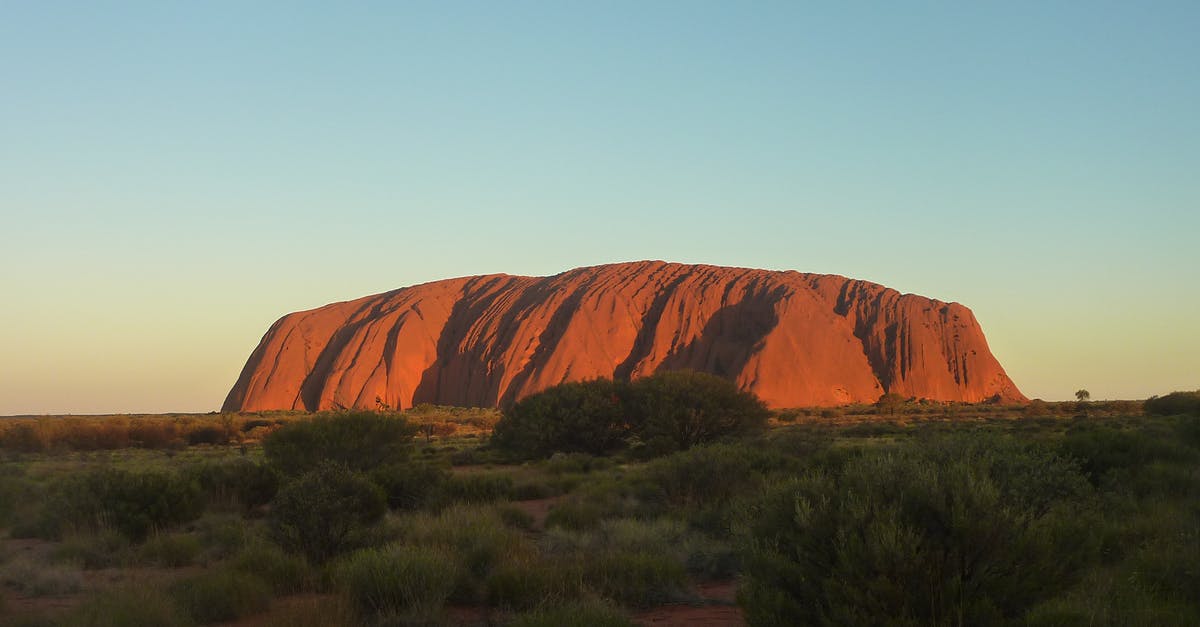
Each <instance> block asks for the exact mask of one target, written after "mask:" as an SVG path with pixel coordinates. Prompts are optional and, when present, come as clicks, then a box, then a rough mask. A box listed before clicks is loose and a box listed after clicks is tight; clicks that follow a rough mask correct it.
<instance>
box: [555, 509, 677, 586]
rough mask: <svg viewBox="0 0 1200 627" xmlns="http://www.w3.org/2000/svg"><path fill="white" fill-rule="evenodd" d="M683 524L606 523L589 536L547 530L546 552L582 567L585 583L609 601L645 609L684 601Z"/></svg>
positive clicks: (579, 533) (658, 522)
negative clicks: (679, 600) (672, 601)
mask: <svg viewBox="0 0 1200 627" xmlns="http://www.w3.org/2000/svg"><path fill="white" fill-rule="evenodd" d="M690 535H691V534H690V532H689V531H688V529H687V527H686V525H684V524H683V523H682V522H679V521H676V520H669V519H658V520H653V521H641V520H633V519H621V520H606V521H604V522H603V523H601V524H600V525H599V526H598V527H597V528H596V529H594V530H592V531H587V532H570V531H565V530H559V529H551V530H550V531H548V532H547V533H546V535H545V536H544V538H543V548H544V550H545V552H546V553H547V554H548V555H550V556H551V557H553V558H555V559H563V560H569V561H571V562H574V563H577V564H580V565H581V567H582V572H581V576H582V579H583V582H584V583H585V585H587V586H588V587H589V588H591V589H592V590H595V591H596V592H599V593H601V594H603V595H605V596H607V597H609V598H612V599H616V600H618V601H621V602H623V603H627V604H630V605H634V606H637V607H649V606H651V605H656V604H660V603H665V602H667V601H671V600H678V599H680V598H682V595H683V592H684V589H685V587H686V579H687V577H686V572H685V568H684V554H685V553H686V551H687V549H686V547H685V545H686V544H687V540H688V539H689V537H690Z"/></svg>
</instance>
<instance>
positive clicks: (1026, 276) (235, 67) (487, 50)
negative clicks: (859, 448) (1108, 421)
mask: <svg viewBox="0 0 1200 627" xmlns="http://www.w3.org/2000/svg"><path fill="white" fill-rule="evenodd" d="M168 4H174V3H149V2H147V3H132V2H126V3H96V2H92V3H83V2H80V3H59V2H49V1H47V2H6V3H3V4H0V77H3V78H2V82H0V96H2V97H0V218H2V222H0V223H2V224H3V225H4V228H3V231H2V233H3V236H2V238H3V246H2V247H0V294H3V295H4V306H3V307H0V415H4V414H57V413H116V412H167V411H210V410H215V409H217V408H219V407H220V405H221V402H222V401H223V400H224V397H225V394H226V393H227V392H228V390H229V388H230V387H231V386H232V385H233V383H234V381H235V379H236V378H237V375H238V373H239V372H240V370H241V367H242V365H243V364H244V363H245V360H246V358H247V357H248V356H249V354H250V352H251V351H252V350H253V348H254V347H255V345H256V344H257V343H258V341H259V339H260V338H261V336H262V334H263V333H264V332H265V331H266V330H267V327H268V326H269V325H270V324H271V323H272V322H273V321H274V320H276V319H277V318H279V317H280V316H282V315H283V314H285V313H287V312H290V311H296V310H301V309H308V308H312V307H316V306H320V305H323V304H326V303H329V302H333V301H339V300H346V299H350V298H356V297H359V296H363V295H367V294H372V293H377V292H382V291H386V290H390V289H394V288H397V287H401V286H405V285H412V284H416V283H421V282H426V281H431V280H436V279H441V278H449V277H454V276H462V275H469V274H483V273H492V272H507V273H510V274H531V275H547V274H554V273H557V272H560V271H563V270H567V269H569V268H573V267H578V266H585V265H594V264H600V263H608V262H616V261H629V260H638V259H663V260H668V261H679V262H691V263H710V264H717V265H734V266H747V267H760V268H770V269H794V270H800V271H805V272H824V273H833V274H841V275H845V276H850V277H854V278H859V279H865V280H869V281H875V282H878V283H882V284H884V285H887V286H889V287H893V288H896V289H898V290H900V291H902V292H913V293H918V294H921V295H924V296H928V297H931V298H937V299H940V300H946V301H958V302H961V303H963V304H965V305H967V306H968V307H970V308H971V309H972V310H973V311H974V312H975V314H976V317H977V318H978V320H979V321H980V323H981V325H982V326H983V329H984V332H985V334H986V335H987V338H988V341H989V343H990V345H991V348H992V351H993V353H994V354H995V355H996V357H997V358H998V359H999V360H1000V362H1001V364H1003V365H1004V367H1005V369H1006V370H1007V372H1008V374H1009V375H1010V377H1012V379H1013V380H1014V381H1015V382H1016V384H1017V385H1018V387H1019V388H1020V389H1021V390H1022V391H1023V392H1024V393H1025V394H1026V395H1027V396H1029V397H1031V398H1034V397H1038V398H1044V399H1047V400H1061V399H1067V398H1071V397H1072V396H1073V393H1074V391H1075V390H1077V389H1079V388H1086V389H1088V390H1089V391H1090V392H1091V394H1092V397H1093V398H1096V399H1116V398H1145V397H1147V396H1149V395H1152V394H1162V393H1165V392H1170V391H1172V390H1177V389H1196V388H1200V289H1198V286H1200V244H1198V242H1197V233H1198V232H1200V116H1198V115H1197V114H1196V112H1197V111H1200V72H1197V71H1196V62H1197V60H1200V38H1198V37H1196V33H1197V32H1200V4H1198V3H1196V2H1178V3H1174V2H1153V3H1146V4H1136V3H1116V2H1112V3H1109V2H1086V3H1085V2H1078V3H1075V2H1060V3H1045V2H1003V3H1001V2H995V3H950V2H930V3H920V2H917V3H904V4H903V6H900V5H898V4H896V3H836V4H835V5H834V6H825V7H813V6H804V3H771V2H764V3H755V4H752V5H746V4H744V3H733V2H729V3H701V2H628V3H626V2H607V3H591V4H586V5H585V4H582V3H549V2H546V3H524V2H511V3H459V2H436V3H353V5H352V6H351V4H350V3H346V4H345V5H339V6H331V5H328V3H311V4H310V3H298V2H289V3H269V2H256V3H244V2H236V3H235V2H230V3H218V2H213V3H194V4H190V5H188V6H168ZM963 4H969V5H970V6H962V5H963ZM1050 5H1053V6H1050Z"/></svg>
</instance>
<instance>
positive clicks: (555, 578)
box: [486, 558, 583, 610]
mask: <svg viewBox="0 0 1200 627" xmlns="http://www.w3.org/2000/svg"><path fill="white" fill-rule="evenodd" d="M486 587H487V603H488V605H490V606H493V607H500V608H504V609H507V610H529V609H533V608H536V607H541V606H544V605H547V604H553V603H562V602H564V601H567V600H570V599H576V598H579V597H580V596H581V595H582V594H583V565H582V562H581V560H577V559H574V558H570V559H564V558H557V559H555V558H551V559H533V558H530V559H522V560H516V561H509V562H502V563H500V564H497V565H496V568H495V569H493V570H492V572H491V573H489V574H488V577H487V583H486Z"/></svg>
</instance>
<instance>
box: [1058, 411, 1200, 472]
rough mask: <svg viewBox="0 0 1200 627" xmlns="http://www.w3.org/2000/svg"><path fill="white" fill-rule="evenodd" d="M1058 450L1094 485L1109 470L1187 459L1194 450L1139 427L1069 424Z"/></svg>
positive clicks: (1131, 469)
mask: <svg viewBox="0 0 1200 627" xmlns="http://www.w3.org/2000/svg"><path fill="white" fill-rule="evenodd" d="M1059 450H1060V451H1061V453H1062V454H1063V455H1065V456H1067V457H1071V458H1074V459H1076V460H1078V461H1079V464H1080V467H1081V468H1082V469H1083V471H1084V472H1085V473H1087V475H1088V477H1089V478H1090V479H1091V481H1092V483H1093V484H1094V485H1100V484H1101V483H1102V482H1103V481H1104V478H1105V475H1107V474H1108V473H1110V472H1113V471H1116V470H1130V471H1137V470H1140V469H1141V468H1143V467H1144V466H1147V465H1149V464H1151V463H1152V462H1155V461H1170V462H1178V461H1191V460H1194V459H1195V458H1196V453H1195V451H1194V450H1192V449H1190V448H1188V447H1187V446H1184V445H1183V444H1181V443H1179V442H1175V441H1172V440H1171V439H1169V438H1168V437H1161V436H1155V435H1153V434H1151V433H1147V432H1146V431H1143V430H1122V429H1114V428H1111V427H1107V426H1090V425H1089V426H1083V427H1072V428H1071V429H1069V430H1068V431H1067V434H1066V435H1065V436H1064V437H1063V439H1062V443H1061V444H1060V448H1059Z"/></svg>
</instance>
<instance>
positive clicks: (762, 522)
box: [738, 438, 1097, 627]
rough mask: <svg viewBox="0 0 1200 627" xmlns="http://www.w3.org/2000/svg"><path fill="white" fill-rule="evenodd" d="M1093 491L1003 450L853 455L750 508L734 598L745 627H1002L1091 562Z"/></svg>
mask: <svg viewBox="0 0 1200 627" xmlns="http://www.w3.org/2000/svg"><path fill="white" fill-rule="evenodd" d="M1093 494H1094V492H1093V491H1092V489H1091V487H1090V486H1089V485H1088V483H1087V480H1086V479H1085V478H1084V477H1083V476H1082V475H1081V474H1080V472H1079V470H1078V468H1077V467H1075V466H1074V464H1073V463H1072V462H1070V461H1067V460H1064V459H1061V458H1057V457H1054V456H1053V455H1050V454H1049V453H1048V452H1046V451H1044V450H1040V449H1036V448H1033V447H1026V446H1024V445H1021V444H1019V443H1016V442H1008V441H998V442H997V441H988V440H984V439H961V438H960V439H946V440H937V441H929V442H921V443H920V444H919V445H908V446H902V447H894V448H886V449H883V448H881V449H875V450H871V451H867V452H865V453H864V454H863V455H862V456H860V457H857V458H855V459H852V460H849V461H848V462H847V464H846V465H845V467H844V468H842V469H840V470H837V471H832V472H812V473H807V474H804V475H801V476H800V477H798V478H797V479H794V480H792V481H790V482H784V483H781V484H779V485H777V486H775V487H773V488H771V489H770V490H769V491H767V492H766V493H764V494H763V496H762V497H760V500H759V501H758V502H756V503H754V504H753V505H751V506H750V508H749V509H748V510H747V511H746V514H745V521H744V527H745V532H744V533H745V537H744V538H743V551H742V556H743V560H744V561H743V577H744V579H743V580H742V582H741V583H739V586H738V600H739V602H740V603H741V605H742V607H743V608H745V610H746V614H747V620H748V622H749V623H750V624H751V625H884V624H888V625H931V626H939V625H940V626H945V627H950V626H954V625H1001V624H1014V623H1017V622H1019V621H1020V618H1021V617H1022V616H1023V615H1024V614H1025V612H1026V611H1028V609H1029V608H1031V607H1033V606H1034V605H1035V604H1037V603H1038V602H1040V601H1042V600H1044V599H1046V598H1050V597H1053V596H1054V595H1055V594H1059V593H1060V592H1062V591H1063V590H1066V589H1069V588H1070V587H1071V585H1072V584H1073V583H1074V582H1075V581H1077V579H1078V577H1079V576H1080V575H1081V573H1082V572H1084V569H1085V567H1086V565H1087V564H1088V561H1089V560H1090V559H1092V558H1094V557H1095V556H1096V555H1097V551H1096V547H1095V545H1094V544H1092V535H1091V534H1089V533H1088V525H1089V524H1090V522H1091V521H1089V520H1088V519H1087V517H1084V516H1081V514H1083V513H1084V512H1086V511H1087V510H1086V507H1085V504H1086V503H1087V502H1088V501H1089V499H1090V498H1091V497H1092V495H1093Z"/></svg>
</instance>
